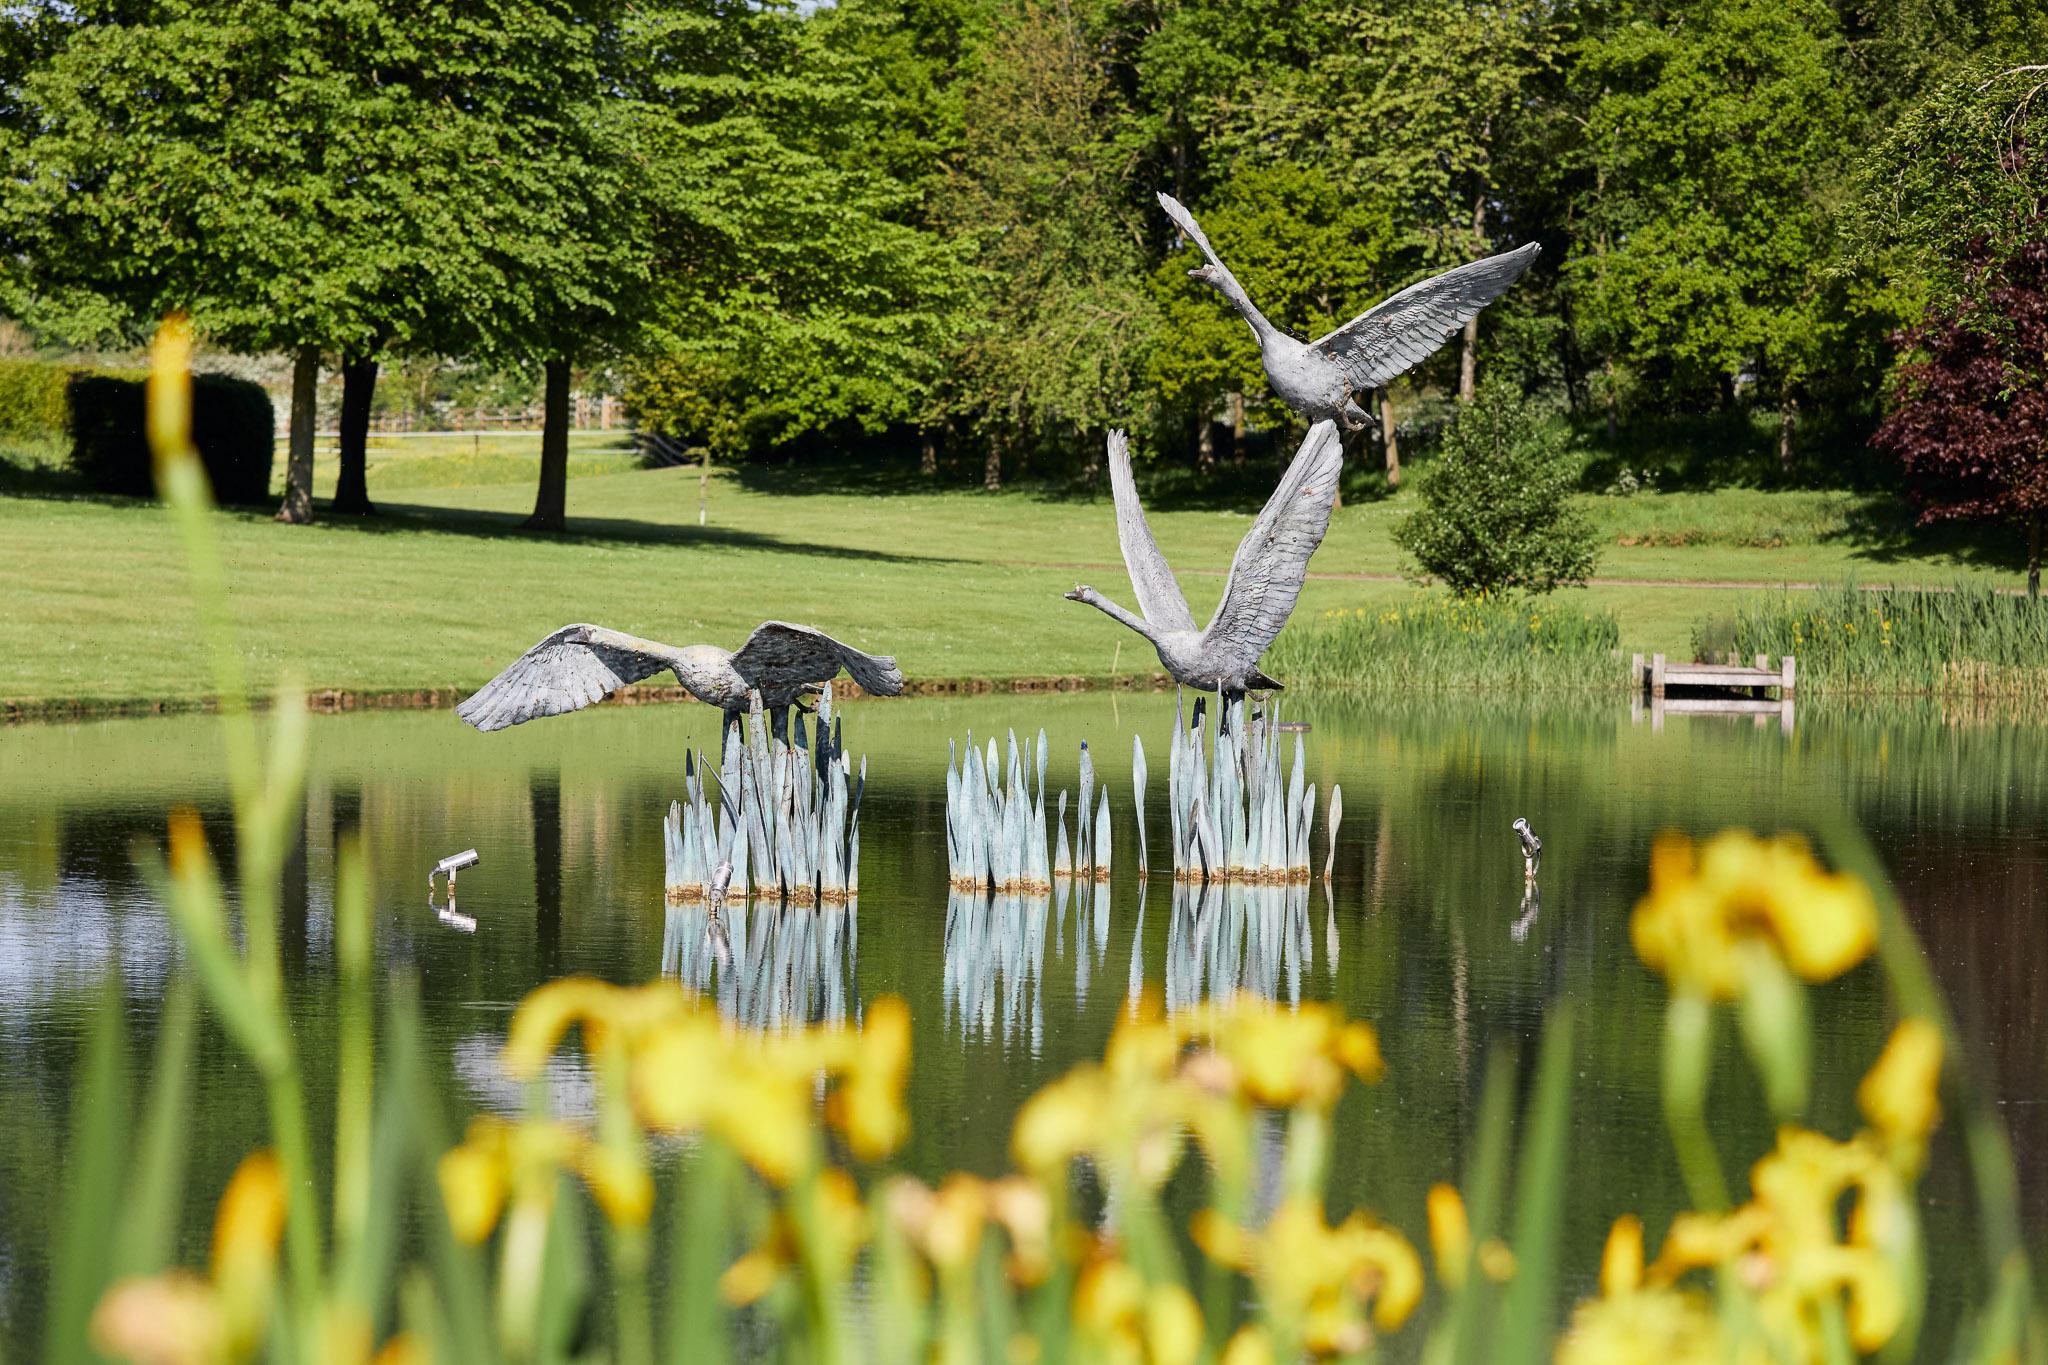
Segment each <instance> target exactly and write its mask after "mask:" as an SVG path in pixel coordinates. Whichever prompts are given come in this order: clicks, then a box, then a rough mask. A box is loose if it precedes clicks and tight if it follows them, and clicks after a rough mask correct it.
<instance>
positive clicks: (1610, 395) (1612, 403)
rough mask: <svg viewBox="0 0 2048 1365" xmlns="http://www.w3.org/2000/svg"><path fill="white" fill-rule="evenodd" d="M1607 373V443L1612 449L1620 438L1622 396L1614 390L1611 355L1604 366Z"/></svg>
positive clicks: (1612, 359) (1612, 358)
mask: <svg viewBox="0 0 2048 1365" xmlns="http://www.w3.org/2000/svg"><path fill="white" fill-rule="evenodd" d="M1604 368H1605V370H1606V374H1607V383H1606V385H1605V386H1604V387H1605V388H1606V390H1607V445H1608V448H1609V449H1610V450H1611V449H1613V447H1614V443H1615V442H1616V440H1618V439H1619V437H1618V435H1617V429H1618V428H1619V426H1620V424H1621V398H1620V396H1619V395H1617V394H1616V393H1615V391H1614V357H1612V356H1609V357H1608V358H1607V361H1606V364H1605V366H1604Z"/></svg>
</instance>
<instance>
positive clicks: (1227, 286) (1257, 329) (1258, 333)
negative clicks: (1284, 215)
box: [1188, 265, 1280, 350]
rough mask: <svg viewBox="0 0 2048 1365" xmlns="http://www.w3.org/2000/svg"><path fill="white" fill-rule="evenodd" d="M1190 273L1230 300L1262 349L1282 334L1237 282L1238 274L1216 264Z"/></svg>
mask: <svg viewBox="0 0 2048 1365" xmlns="http://www.w3.org/2000/svg"><path fill="white" fill-rule="evenodd" d="M1188 273H1189V274H1191V275H1193V276H1195V277H1196V278H1197V279H1199V280H1201V281H1202V282H1204V283H1205V284H1207V285H1208V286H1209V287H1210V288H1211V289H1214V290H1215V291H1216V292H1217V293H1219V294H1221V295H1222V296H1223V297H1224V298H1226V299H1228V300H1230V306H1231V307H1232V308H1235V309H1236V310H1237V312H1238V316H1240V317H1242V318H1243V319H1244V320H1245V325H1246V326H1248V327H1250V328H1251V329H1252V335H1253V336H1254V337H1257V338H1258V342H1259V349H1260V350H1264V349H1265V347H1266V343H1267V342H1268V341H1270V340H1272V338H1274V337H1276V336H1278V335H1280V329H1279V328H1277V327H1275V326H1274V325H1273V324H1272V323H1270V322H1268V321H1266V315H1265V314H1264V313H1261V312H1260V311H1259V307H1258V305H1257V304H1255V303H1253V302H1252V296H1251V295H1249V294H1247V293H1245V292H1244V286H1243V285H1241V284H1239V283H1238V282H1237V276H1235V275H1233V274H1231V273H1230V272H1229V271H1228V270H1225V269H1222V268H1221V267H1219V266H1214V265H1205V266H1203V267H1202V268H1201V269H1199V270H1191V271H1189V272H1188Z"/></svg>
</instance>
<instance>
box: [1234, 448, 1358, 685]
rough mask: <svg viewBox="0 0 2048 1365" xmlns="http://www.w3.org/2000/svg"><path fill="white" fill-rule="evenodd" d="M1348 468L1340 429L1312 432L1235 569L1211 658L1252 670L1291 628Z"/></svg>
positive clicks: (1239, 552)
mask: <svg viewBox="0 0 2048 1365" xmlns="http://www.w3.org/2000/svg"><path fill="white" fill-rule="evenodd" d="M1343 467H1344V443H1343V441H1342V440H1340V439H1339V438H1338V435H1337V424H1336V423H1335V422H1329V421H1323V422H1318V423H1316V424H1315V425H1314V426H1313V427H1310V428H1309V432H1308V439H1307V440H1305V441H1303V442H1302V443H1301V449H1300V450H1299V451H1298V452H1296V454H1295V456H1294V463H1293V464H1291V465H1289V466H1288V467H1287V473H1286V474H1285V475H1283V476H1282V477H1281V479H1280V486H1279V487H1278V488H1276V489H1274V490H1273V496H1272V497H1270V498H1268V499H1267V500H1266V507H1265V510H1264V511H1262V512H1260V513H1259V519H1258V520H1257V521H1255V522H1253V523H1252V529H1251V530H1250V532H1249V533H1247V534H1246V536H1245V538H1244V539H1243V541H1241V542H1240V543H1239V544H1238V547H1237V557H1236V558H1235V559H1233V560H1232V561H1231V562H1230V578H1229V580H1228V581H1227V582H1226V583H1225V584H1224V585H1223V601H1222V603H1221V604H1220V605H1219V606H1218V607H1217V608H1216V615H1215V616H1214V617H1212V618H1211V619H1210V621H1209V628H1208V629H1207V630H1206V631H1204V632H1203V633H1202V644H1203V646H1204V647H1205V648H1206V649H1208V650H1209V651H1210V653H1211V657H1212V658H1215V659H1216V660H1218V661H1219V662H1220V663H1222V664H1224V665H1226V666H1228V667H1231V668H1236V669H1244V670H1249V669H1250V668H1251V667H1252V666H1253V665H1254V664H1256V663H1257V662H1258V661H1259V656H1260V655H1261V654H1264V653H1265V652H1266V647H1267V646H1268V645H1270V644H1272V643H1273V639H1274V637H1275V636H1277V635H1279V633H1280V627H1282V626H1284V625H1286V624H1287V618H1288V616H1289V615H1290V614H1292V612H1293V611H1294V604H1295V603H1296V602H1297V601H1299V600H1300V598H1301V584H1302V580H1303V579H1305V578H1307V577H1308V560H1309V556H1310V555H1312V554H1314V553H1315V552H1316V547H1317V546H1318V545H1321V544H1322V543H1323V536H1324V534H1325V533H1326V532H1328V531H1329V529H1330V509H1331V507H1332V505H1333V504H1334V503H1335V502H1336V499H1337V475H1338V474H1339V473H1340V472H1341V471H1342V470H1343Z"/></svg>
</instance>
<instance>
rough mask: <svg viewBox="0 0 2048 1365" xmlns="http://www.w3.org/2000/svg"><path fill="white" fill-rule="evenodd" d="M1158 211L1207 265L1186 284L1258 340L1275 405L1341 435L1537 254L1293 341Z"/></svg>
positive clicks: (1193, 234) (1203, 241) (1508, 256)
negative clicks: (1193, 284) (1221, 304)
mask: <svg viewBox="0 0 2048 1365" xmlns="http://www.w3.org/2000/svg"><path fill="white" fill-rule="evenodd" d="M1159 206H1160V207H1161V208H1163V209H1165V210H1166V214H1167V216H1168V217H1169V218H1171V219H1173V221H1174V224H1175V226H1177V227H1179V228H1180V230H1181V231H1182V232H1184V233H1186V234H1187V236H1188V238H1189V239H1190V240H1192V241H1193V242H1194V244H1195V245H1196V246H1198V247H1200V248H1201V249H1202V255H1204V256H1205V257H1207V258H1208V264H1207V265H1203V266H1198V267H1197V268H1195V269H1193V270H1190V271H1189V272H1188V275H1189V277H1190V278H1192V279H1197V280H1200V281H1202V282H1203V283H1204V284H1207V285H1209V286H1210V287H1212V288H1213V289H1215V290H1216V292H1217V293H1219V294H1221V295H1223V297H1224V298H1226V299H1228V300H1230V305H1231V307H1233V308H1235V309H1237V311H1238V313H1239V314H1241V315H1242V316H1243V318H1244V320H1245V322H1246V324H1247V325H1248V326H1250V327H1251V329H1252V335H1253V336H1254V337H1256V338H1258V342H1259V360H1260V362H1261V363H1262V364H1263V365H1264V366H1265V368H1266V378H1267V380H1268V381H1269V382H1271V384H1272V385H1273V392H1275V393H1277V394H1279V395H1280V401H1281V402H1283V403H1285V404H1287V406H1288V407H1290V408H1293V409H1294V410H1295V411H1296V412H1298V413H1300V414H1301V415H1302V416H1304V417H1306V418H1308V420H1309V421H1311V422H1320V421H1324V420H1332V421H1336V422H1339V423H1341V424H1342V425H1343V427H1344V429H1345V430H1346V431H1359V430H1361V429H1363V428H1364V427H1366V426H1367V425H1369V424H1370V423H1371V422H1372V417H1371V415H1370V414H1368V413H1367V412H1366V410H1365V408H1364V406H1363V405H1362V404H1360V403H1359V401H1358V397H1359V395H1361V394H1364V393H1366V392H1367V391H1369V390H1372V389H1377V388H1384V387H1385V386H1386V385H1387V384H1388V383H1389V382H1391V381H1392V380H1393V379H1394V378H1395V377H1396V376H1398V375H1401V374H1405V373H1406V372H1407V371H1409V370H1411V369H1413V368H1414V367H1415V366H1417V365H1419V364H1421V363H1422V362H1423V361H1425V360H1427V359H1428V358H1429V357H1430V356H1431V355H1433V354H1435V352H1436V349H1437V347H1439V346H1441V345H1443V344H1444V342H1445V341H1446V340H1447V339H1448V338H1449V337H1450V335H1451V333H1453V332H1455V331H1457V330H1458V329H1459V328H1461V327H1463V326H1464V325H1465V324H1466V322H1468V321H1469V320H1470V319H1471V318H1472V317H1473V316H1474V315H1475V314H1477V313H1478V312H1479V310H1480V309H1482V308H1484V307H1486V305H1487V304H1489V303H1492V302H1493V301H1494V300H1495V299H1497V298H1499V297H1500V296H1501V295H1502V294H1505V293H1507V291H1508V286H1509V285H1511V284H1513V283H1514V282H1515V279H1516V277H1517V276H1519V275H1520V274H1521V273H1522V272H1523V271H1524V270H1527V269H1528V268H1529V263H1530V262H1531V261H1533V260H1535V259H1536V257H1537V254H1538V253H1539V252H1540V251H1541V250H1542V248H1541V247H1539V246H1538V245H1537V244H1536V243H1534V242H1531V243H1529V244H1528V245H1527V246H1522V247H1517V248H1515V249H1514V250H1513V251H1504V252H1502V253H1501V254H1500V255H1498V256H1488V257H1487V258H1486V259H1484V260H1479V261H1473V262H1472V263H1470V264H1469V265H1461V266H1459V267H1458V268H1457V269H1455V270H1447V271H1445V272H1444V273H1443V274H1441V275H1437V276H1434V277H1432V278H1430V279H1426V280H1423V281H1422V282H1421V283H1420V284H1411V285H1409V286H1408V287H1407V288H1406V289H1403V290H1402V291H1401V292H1400V293H1398V294H1396V295H1394V296H1393V297H1392V298H1390V299H1387V300H1386V301H1385V302H1383V303H1381V304H1379V305H1378V306H1377V307H1375V308H1372V309H1370V310H1368V311H1367V312H1364V313H1361V314H1359V315H1358V316H1357V317H1355V318H1353V319H1351V321H1349V322H1347V323H1345V324H1344V325H1343V326H1342V327H1339V328H1338V329H1337V330H1336V331H1334V332H1332V333H1330V334H1329V335H1328V336H1326V337H1321V338H1318V339H1317V340H1315V341H1297V340H1295V339H1294V338H1293V337H1291V336H1289V335H1287V333H1285V332H1283V331H1281V330H1280V329H1279V328H1278V327H1275V326H1274V325H1273V324H1272V323H1270V322H1268V321H1266V317H1265V315H1264V314H1263V313H1261V312H1259V310H1258V308H1257V307H1256V306H1254V305H1253V303H1252V300H1251V296H1250V295H1249V294H1246V293H1245V292H1244V286H1243V285H1241V284H1239V283H1238V282H1237V277H1236V276H1235V275H1232V274H1231V273H1230V270H1229V268H1228V267H1227V266H1225V265H1224V264H1223V261H1222V259H1221V258H1220V257H1218V256H1217V254H1216V249H1215V248H1214V247H1212V246H1210V245H1209V238H1208V236H1207V235H1206V234H1205V233H1204V232H1203V231H1202V228H1201V225H1200V224H1199V223H1197V222H1196V221H1195V216H1194V215H1193V214H1192V213H1189V212H1188V211H1187V209H1185V208H1184V207H1182V206H1181V203H1180V201H1179V200H1177V199H1175V198H1174V197H1173V196H1172V195H1170V194H1164V193H1162V194H1161V195H1160V196H1159Z"/></svg>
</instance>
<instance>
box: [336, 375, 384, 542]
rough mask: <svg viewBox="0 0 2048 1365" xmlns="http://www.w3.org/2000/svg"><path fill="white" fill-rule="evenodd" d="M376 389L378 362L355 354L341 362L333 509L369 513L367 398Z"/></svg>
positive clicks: (362, 513) (368, 412)
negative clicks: (337, 465)
mask: <svg viewBox="0 0 2048 1365" xmlns="http://www.w3.org/2000/svg"><path fill="white" fill-rule="evenodd" d="M376 392H377V362H376V360H375V359H373V358H372V357H370V356H354V357H351V358H349V359H345V360H343V361H342V364H341V478H340V479H339V480H338V481H337V482H336V483H335V485H334V510H335V511H336V512H346V513H351V514H353V515H355V516H368V515H370V514H371V513H372V512H375V511H376V510H377V509H376V508H374V507H372V506H371V505H370V485H369V478H368V470H369V451H370V400H371V398H372V397H374V396H375V395H376Z"/></svg>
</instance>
